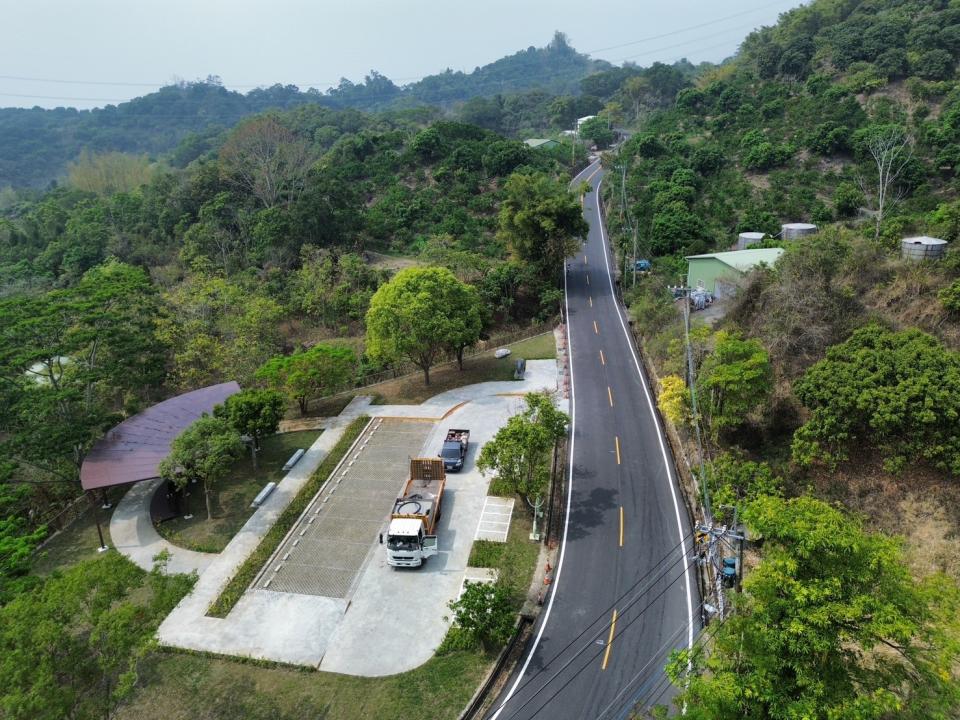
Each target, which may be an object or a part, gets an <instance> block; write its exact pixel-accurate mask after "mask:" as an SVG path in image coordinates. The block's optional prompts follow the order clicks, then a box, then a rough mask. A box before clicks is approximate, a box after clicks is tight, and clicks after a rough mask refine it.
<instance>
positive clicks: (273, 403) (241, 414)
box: [213, 388, 286, 467]
mask: <svg viewBox="0 0 960 720" xmlns="http://www.w3.org/2000/svg"><path fill="white" fill-rule="evenodd" d="M285 410H286V403H285V402H284V400H283V395H281V394H280V393H278V392H276V391H275V390H259V389H256V388H252V389H249V390H242V391H241V392H238V393H236V394H235V395H231V396H230V397H228V398H227V399H226V400H224V402H223V404H222V405H217V407H215V408H214V409H213V415H214V417H218V418H221V419H223V420H226V421H227V423H228V424H229V425H230V427H232V428H233V429H234V430H236V431H237V432H238V433H240V434H241V435H248V436H249V437H250V438H252V441H253V442H252V444H251V456H252V458H253V464H254V467H256V465H257V452H259V450H260V446H261V443H262V441H263V438H265V437H267V436H268V435H273V434H274V433H275V432H277V429H278V428H279V427H280V421H281V420H283V414H284V411H285Z"/></svg>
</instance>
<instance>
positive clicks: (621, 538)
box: [620, 505, 623, 547]
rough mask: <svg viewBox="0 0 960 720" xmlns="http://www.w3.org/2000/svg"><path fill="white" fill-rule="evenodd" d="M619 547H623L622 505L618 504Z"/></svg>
mask: <svg viewBox="0 0 960 720" xmlns="http://www.w3.org/2000/svg"><path fill="white" fill-rule="evenodd" d="M620 547H623V505H621V506H620Z"/></svg>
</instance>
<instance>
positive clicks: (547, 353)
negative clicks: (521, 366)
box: [506, 332, 557, 360]
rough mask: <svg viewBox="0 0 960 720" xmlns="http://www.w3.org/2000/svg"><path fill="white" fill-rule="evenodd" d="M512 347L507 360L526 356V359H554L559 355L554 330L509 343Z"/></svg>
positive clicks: (509, 346)
mask: <svg viewBox="0 0 960 720" xmlns="http://www.w3.org/2000/svg"><path fill="white" fill-rule="evenodd" d="M507 347H508V348H510V355H508V356H507V358H506V359H507V360H510V359H514V360H515V359H516V358H524V359H525V360H553V359H554V358H556V357H557V343H556V340H555V338H554V337H553V333H552V332H548V333H544V334H542V335H537V336H536V337H532V338H527V339H526V340H521V341H520V342H517V343H514V344H513V345H507Z"/></svg>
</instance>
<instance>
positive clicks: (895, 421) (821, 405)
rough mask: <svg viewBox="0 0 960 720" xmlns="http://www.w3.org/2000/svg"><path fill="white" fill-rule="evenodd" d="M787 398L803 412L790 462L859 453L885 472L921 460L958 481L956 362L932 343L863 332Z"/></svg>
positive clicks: (870, 329)
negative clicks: (870, 453) (875, 458)
mask: <svg viewBox="0 0 960 720" xmlns="http://www.w3.org/2000/svg"><path fill="white" fill-rule="evenodd" d="M794 391H795V392H796V395H797V397H798V398H799V399H800V401H801V402H802V403H803V404H804V405H806V406H807V408H809V409H810V416H809V418H808V419H807V421H806V422H805V423H804V424H803V425H802V426H801V427H800V428H799V429H798V430H797V431H796V433H794V436H793V456H794V458H795V459H796V460H797V461H798V462H800V463H802V464H809V463H811V462H814V461H817V460H822V461H826V462H836V461H839V460H844V459H846V458H847V457H848V456H849V453H850V450H851V449H852V448H854V447H857V446H860V447H866V448H870V449H872V450H875V451H876V452H878V453H879V454H880V456H881V457H883V458H884V459H885V461H886V462H887V463H888V466H889V467H890V469H893V470H896V469H899V468H902V467H904V466H906V464H907V463H910V462H914V461H916V460H917V459H923V460H925V461H926V462H928V463H930V464H932V465H933V466H935V467H936V468H938V469H940V470H944V471H946V472H949V473H951V474H952V475H960V425H958V418H960V354H958V353H956V352H954V351H951V350H948V349H947V348H945V347H944V346H943V345H942V344H941V343H940V342H939V341H938V340H937V339H936V338H934V337H932V336H930V335H927V334H926V333H923V332H921V331H919V330H915V329H914V330H904V331H902V332H893V331H890V330H887V329H886V328H883V327H881V326H879V325H869V326H867V327H864V328H861V329H859V330H857V331H856V332H854V333H853V334H852V335H851V336H850V338H849V339H848V340H847V341H846V342H843V343H841V344H839V345H834V346H833V347H831V348H830V349H829V350H828V351H827V357H826V358H824V359H823V360H821V361H820V362H818V363H816V364H815V365H813V366H812V367H810V368H809V369H808V370H807V372H806V373H805V374H804V376H803V377H802V378H801V379H800V380H799V381H798V382H797V383H796V385H795V386H794Z"/></svg>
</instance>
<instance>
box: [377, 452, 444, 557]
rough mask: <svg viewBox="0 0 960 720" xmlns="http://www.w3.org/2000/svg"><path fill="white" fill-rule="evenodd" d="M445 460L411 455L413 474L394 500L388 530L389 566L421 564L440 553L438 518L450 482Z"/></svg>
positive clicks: (411, 470) (411, 473)
mask: <svg viewBox="0 0 960 720" xmlns="http://www.w3.org/2000/svg"><path fill="white" fill-rule="evenodd" d="M443 464H444V463H443V460H442V459H439V458H411V460H410V476H409V478H408V479H407V482H406V484H405V485H404V486H403V492H402V493H401V494H400V496H399V497H398V498H397V499H396V500H395V501H394V503H393V511H392V512H391V513H390V527H389V528H388V529H387V565H390V566H392V567H420V566H421V565H423V561H424V560H426V559H427V558H428V557H433V556H434V555H436V554H437V536H436V535H435V534H434V533H435V531H436V529H437V521H438V520H439V519H440V503H441V502H442V500H443V489H444V487H445V486H446V483H447V476H446V472H445V471H444V469H443Z"/></svg>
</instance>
